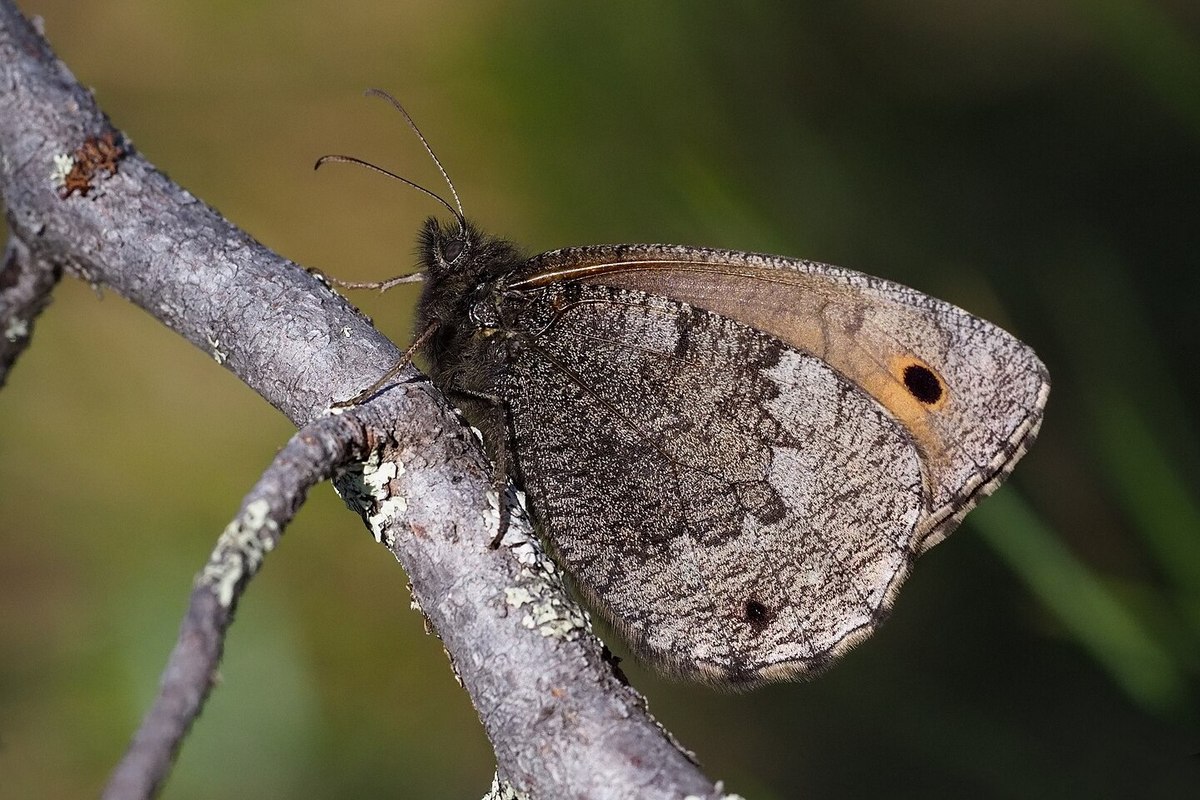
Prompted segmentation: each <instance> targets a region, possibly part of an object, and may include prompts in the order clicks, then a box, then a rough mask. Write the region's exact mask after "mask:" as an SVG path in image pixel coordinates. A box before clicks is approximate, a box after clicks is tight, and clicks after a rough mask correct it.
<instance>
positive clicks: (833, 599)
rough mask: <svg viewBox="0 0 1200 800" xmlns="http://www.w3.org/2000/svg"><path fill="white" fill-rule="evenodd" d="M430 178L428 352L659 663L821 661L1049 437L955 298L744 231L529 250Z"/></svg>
mask: <svg viewBox="0 0 1200 800" xmlns="http://www.w3.org/2000/svg"><path fill="white" fill-rule="evenodd" d="M374 93H377V94H379V95H380V96H383V97H385V98H386V99H388V100H391V102H392V103H393V104H394V105H395V106H396V107H397V108H398V109H400V111H401V113H403V114H404V116H405V118H406V119H408V121H409V124H410V125H411V126H412V128H413V130H414V131H416V132H417V135H418V136H419V137H420V138H421V141H422V143H423V144H425V147H426V150H427V151H428V152H429V154H430V156H431V157H433V159H434V161H435V163H437V165H438V167H439V169H441V171H442V174H443V176H445V174H446V173H445V170H444V169H442V168H441V163H440V162H438V161H437V158H436V156H434V155H433V151H432V149H431V148H429V145H428V143H427V142H426V141H425V139H424V137H423V136H422V135H421V133H420V131H419V130H417V129H416V126H415V124H413V123H412V120H411V118H409V117H408V114H407V112H405V111H404V109H403V108H401V107H400V104H399V103H397V102H396V101H395V100H394V99H392V98H391V97H390V96H388V95H386V94H384V93H382V92H374ZM326 160H341V161H354V162H356V163H365V162H360V161H358V160H357V159H353V158H350V157H346V156H328V157H326V158H325V159H323V160H322V162H318V166H319V165H320V164H321V163H323V162H324V161H326ZM367 166H370V167H372V168H373V169H377V170H379V171H382V172H386V170H382V169H380V168H378V167H374V165H370V164H367ZM387 174H389V175H392V173H387ZM392 177H396V178H399V176H396V175H392ZM399 179H400V180H403V181H405V182H406V183H410V185H414V186H416V184H412V183H411V182H410V181H407V179H404V178H399ZM446 180H447V183H449V178H448V177H447V178H446ZM416 188H418V189H420V190H421V191H423V192H425V193H427V194H429V195H431V196H432V197H434V198H435V199H437V200H438V201H439V202H440V203H441V204H442V205H443V206H444V207H445V208H446V209H447V210H448V211H449V212H450V214H451V215H452V219H451V220H450V221H448V222H441V221H438V220H437V219H436V218H433V219H430V220H428V221H427V222H426V224H425V226H424V228H423V230H422V232H421V238H420V250H419V253H420V260H421V269H420V273H419V274H420V276H421V278H422V279H423V281H424V288H423V290H422V295H421V298H420V301H419V303H418V307H417V325H416V330H417V331H418V336H417V340H416V342H415V344H414V347H413V349H412V352H415V353H416V354H418V355H420V356H423V357H424V359H425V360H426V361H427V363H428V364H429V376H430V378H431V379H432V381H433V383H434V384H435V385H436V386H437V387H439V388H440V389H441V390H442V391H443V392H444V393H445V394H446V395H447V396H448V397H449V398H450V399H451V400H452V401H453V402H455V403H456V404H457V405H458V406H459V407H460V408H461V409H462V411H463V412H464V414H465V415H466V417H467V419H468V420H470V421H471V422H472V423H473V424H474V425H475V426H476V427H477V428H478V429H479V430H480V431H481V433H482V437H483V441H484V444H485V446H486V448H487V450H488V452H489V453H490V455H491V456H492V458H493V459H494V460H495V462H496V464H497V472H498V475H499V476H501V477H502V478H505V479H508V478H511V479H512V480H513V481H514V482H515V483H516V484H517V485H518V486H520V487H523V489H524V491H525V496H526V498H527V503H528V507H529V511H530V513H531V515H532V518H533V521H534V523H535V526H536V528H537V530H538V531H539V533H540V534H541V536H542V537H544V539H545V541H546V542H547V543H548V545H549V546H550V549H551V551H552V552H553V553H554V555H555V556H556V558H557V559H558V561H559V563H560V564H561V565H562V566H563V567H564V568H565V570H566V571H567V573H568V574H569V575H571V576H572V579H573V582H574V584H575V585H576V586H577V587H578V588H579V590H580V591H581V592H582V593H583V595H585V597H586V598H587V599H588V601H589V602H590V603H591V604H592V605H593V606H594V607H595V608H596V609H598V610H599V611H600V612H601V614H602V615H603V616H604V617H606V618H607V619H608V620H609V621H611V622H612V623H613V625H614V626H615V627H616V628H617V629H618V630H619V631H620V632H621V633H622V634H623V635H624V636H625V637H626V638H627V639H628V641H629V642H630V643H631V645H632V646H633V648H634V650H635V651H636V652H638V653H639V654H641V655H643V656H644V657H646V658H647V659H649V660H650V661H652V662H653V663H655V664H656V665H657V666H658V667H659V668H660V669H662V670H664V671H666V672H668V673H671V674H674V675H678V676H681V677H687V678H694V679H698V680H703V681H708V682H712V683H716V684H723V685H731V686H752V685H756V684H759V683H763V682H766V681H772V680H780V679H788V678H794V677H803V676H811V675H814V674H816V673H818V672H820V671H821V670H823V669H824V668H826V667H827V666H828V665H829V664H830V663H831V662H832V661H833V660H834V659H836V658H837V657H838V656H840V655H842V654H844V653H845V652H846V651H847V650H849V649H850V648H852V647H853V646H854V645H856V644H857V643H859V642H861V641H862V640H863V639H865V638H866V637H867V636H869V635H870V634H871V633H872V631H874V630H875V628H876V627H877V626H878V625H879V624H880V622H881V621H882V620H883V619H884V618H885V617H886V616H887V615H888V613H889V611H890V610H891V608H892V606H893V603H894V601H895V598H896V594H897V591H898V590H899V588H900V586H901V584H902V583H903V582H904V580H905V579H906V578H907V576H908V575H909V573H910V571H911V569H912V566H913V562H914V561H915V559H916V558H917V556H919V555H920V554H921V553H923V552H925V551H926V550H928V549H929V548H930V547H932V546H933V545H935V544H937V543H938V542H940V541H941V540H942V539H944V538H945V537H946V536H947V535H948V534H949V533H950V532H951V531H953V530H954V528H955V527H956V526H957V525H958V524H959V522H960V521H961V520H962V518H963V517H964V515H966V513H967V512H968V511H970V510H971V509H972V508H973V507H974V506H975V505H976V504H977V503H978V502H979V501H980V500H981V499H982V498H984V497H985V496H987V495H988V494H990V493H991V492H992V491H994V490H995V489H996V488H997V487H998V486H1000V484H1001V483H1002V482H1003V481H1004V479H1005V478H1006V477H1007V476H1008V475H1009V473H1011V471H1012V469H1013V467H1014V466H1015V464H1016V463H1017V461H1018V460H1019V459H1020V458H1021V457H1022V455H1024V453H1025V452H1026V450H1027V449H1028V447H1029V446H1030V445H1031V444H1032V442H1033V440H1034V438H1035V437H1036V435H1037V432H1038V428H1039V426H1040V424H1041V421H1042V416H1043V410H1044V408H1045V404H1046V399H1047V396H1048V394H1049V388H1050V383H1049V376H1048V373H1047V370H1046V368H1045V366H1044V365H1043V364H1042V362H1041V361H1040V360H1039V359H1038V357H1037V356H1036V355H1035V353H1034V352H1033V350H1032V349H1031V348H1029V347H1028V346H1027V345H1025V344H1023V343H1022V342H1020V341H1019V340H1017V339H1016V338H1015V337H1013V336H1012V335H1010V334H1009V333H1007V332H1005V331H1004V330H1002V329H1001V328H999V327H997V326H995V325H993V324H991V323H989V322H986V321H984V320H982V319H980V318H978V317H976V316H973V315H972V314H970V313H968V312H966V311H963V310H962V309H960V308H957V307H955V306H953V305H951V304H949V303H946V302H944V301H941V300H937V299H934V298H932V297H929V296H927V295H925V294H922V293H921V292H918V291H916V290H913V289H910V288H907V287H905V286H902V285H900V284H897V283H893V282H890V281H887V280H883V279H880V278H874V277H870V276H868V275H864V274H862V273H859V272H855V271H852V270H848V269H842V268H840V267H834V266H830V265H826V264H821V263H817V262H814V261H805V260H800V259H790V258H783V257H779V256H771V255H762V254H756V253H748V252H741V251H734V250H717V249H709V248H701V247H687V246H680V245H663V244H646V245H640V244H618V245H596V246H585V247H571V248H566V249H562V250H555V251H553V252H549V253H544V254H541V255H537V256H534V257H532V258H527V257H525V256H523V255H521V254H520V252H519V251H518V249H517V248H516V247H514V246H513V245H512V244H510V243H509V242H507V241H505V240H503V239H499V238H496V237H492V236H489V235H487V234H485V233H483V232H482V231H480V230H479V229H478V228H477V227H475V226H474V225H473V224H472V223H470V222H469V221H468V220H467V219H466V218H465V216H464V215H463V212H462V208H461V203H459V202H458V196H457V192H454V188H453V185H452V184H451V191H452V192H453V193H454V199H455V205H453V206H452V205H450V204H449V203H447V202H446V201H445V200H443V199H442V198H440V197H438V196H437V195H436V194H434V193H433V192H431V191H429V190H427V189H425V188H424V187H420V186H416ZM402 280H406V279H394V280H393V281H390V282H385V283H384V284H375V285H378V286H390V285H394V284H395V283H397V282H400V281H402ZM393 373H394V371H393ZM393 373H389V375H388V376H385V378H384V379H381V381H380V382H379V383H377V384H376V386H374V387H372V388H371V389H370V390H368V392H367V393H370V392H372V391H374V390H375V389H378V388H379V386H381V385H382V384H383V382H384V381H385V380H386V379H387V378H388V377H389V376H390V375H391V374H393Z"/></svg>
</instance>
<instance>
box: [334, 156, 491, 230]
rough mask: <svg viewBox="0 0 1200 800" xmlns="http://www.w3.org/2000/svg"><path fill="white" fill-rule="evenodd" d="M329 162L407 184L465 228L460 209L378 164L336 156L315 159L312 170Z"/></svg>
mask: <svg viewBox="0 0 1200 800" xmlns="http://www.w3.org/2000/svg"><path fill="white" fill-rule="evenodd" d="M329 162H337V163H342V164H357V165H358V166H360V167H366V168H367V169H369V170H373V171H375V172H378V173H381V174H383V175H387V176H388V177H389V178H395V179H396V180H398V181H400V182H401V183H404V184H408V185H409V186H411V187H412V188H414V189H416V190H417V191H418V192H422V193H424V194H427V195H429V196H430V197H432V198H433V199H434V200H437V201H438V202H439V203H441V204H442V206H443V207H444V208H445V209H446V210H447V211H449V212H450V213H451V214H453V215H454V218H455V219H457V220H458V226H459V227H460V228H463V229H465V228H466V224H467V222H466V220H465V219H464V218H463V215H462V210H461V207H460V209H459V210H455V208H454V206H452V205H450V204H449V203H447V202H446V201H445V200H443V199H442V196H441V195H439V194H437V193H436V192H432V191H430V190H429V189H426V188H425V187H424V186H422V185H421V184H419V183H414V182H413V181H410V180H409V179H408V178H403V177H401V176H399V175H397V174H396V173H394V172H392V171H390V170H386V169H384V168H383V167H381V166H379V165H378V164H372V163H371V162H370V161H363V160H362V159H361V158H355V157H354V156H343V155H337V154H332V155H327V156H321V157H320V158H318V159H317V163H316V164H313V169H320V168H321V166H322V165H323V164H328V163H329ZM451 188H453V187H451ZM454 199H455V200H457V199H458V198H457V197H456V198H454Z"/></svg>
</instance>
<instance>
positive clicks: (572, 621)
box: [503, 508, 591, 641]
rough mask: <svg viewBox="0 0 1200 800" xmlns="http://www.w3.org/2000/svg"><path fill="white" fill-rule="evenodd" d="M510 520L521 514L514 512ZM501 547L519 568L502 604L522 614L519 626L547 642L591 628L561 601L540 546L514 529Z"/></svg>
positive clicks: (552, 566)
mask: <svg viewBox="0 0 1200 800" xmlns="http://www.w3.org/2000/svg"><path fill="white" fill-rule="evenodd" d="M513 516H514V517H516V518H520V517H522V516H524V514H523V513H522V512H521V510H520V509H519V508H514V509H513ZM503 544H504V546H506V547H507V548H508V549H509V551H510V552H511V553H512V554H513V557H515V558H516V559H517V563H519V564H520V565H521V569H520V572H519V573H518V579H517V584H516V585H514V586H509V587H506V588H505V589H504V604H505V605H506V606H508V607H509V608H513V609H517V610H520V611H523V612H524V613H523V615H522V616H521V625H522V626H523V627H525V628H528V629H529V630H536V631H537V632H538V633H539V634H541V635H542V636H545V637H547V638H554V639H563V640H566V641H572V640H574V639H576V638H578V637H579V636H580V635H581V634H582V633H584V632H586V631H587V630H588V629H589V628H590V626H591V621H590V620H589V618H588V614H587V612H586V611H584V610H583V609H581V608H580V607H579V606H578V605H576V604H575V603H574V602H572V601H570V600H564V599H563V598H564V594H563V588H562V581H561V579H560V578H559V575H558V567H557V566H556V565H555V563H554V561H552V560H551V559H550V557H549V556H548V555H546V553H545V552H544V551H543V550H542V548H541V545H540V544H539V543H538V542H537V541H536V540H534V539H532V538H530V537H528V536H526V535H524V534H522V533H519V532H518V531H517V530H516V529H515V528H513V527H510V528H509V529H508V531H507V532H506V533H505V535H504V541H503Z"/></svg>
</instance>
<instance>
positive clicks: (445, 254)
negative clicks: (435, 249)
mask: <svg viewBox="0 0 1200 800" xmlns="http://www.w3.org/2000/svg"><path fill="white" fill-rule="evenodd" d="M465 249H466V245H465V244H464V242H463V240H462V239H450V240H449V241H447V242H446V243H445V244H444V245H442V258H443V259H445V260H446V262H447V263H454V262H455V261H457V260H458V257H459V256H461V255H462V254H463V250H465Z"/></svg>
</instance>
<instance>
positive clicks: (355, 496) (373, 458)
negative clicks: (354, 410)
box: [329, 410, 408, 544]
mask: <svg viewBox="0 0 1200 800" xmlns="http://www.w3.org/2000/svg"><path fill="white" fill-rule="evenodd" d="M329 413H337V412H335V411H332V410H331V411H330V412H329ZM403 472H404V466H403V465H401V464H397V463H395V462H393V461H384V460H383V458H382V456H381V455H380V453H379V451H374V452H372V453H371V455H370V456H369V457H368V458H367V460H366V461H364V462H363V463H362V464H361V465H357V466H354V467H350V468H347V469H345V470H342V471H341V473H340V474H341V478H342V480H341V483H342V486H343V488H345V489H346V490H347V491H346V493H345V494H343V493H342V490H341V489H339V488H338V486H337V484H336V483H335V484H334V490H335V491H337V493H338V494H339V495H341V497H342V499H343V500H345V501H346V504H347V505H349V506H350V507H351V508H353V509H355V510H358V511H360V512H362V514H363V517H364V518H366V520H367V525H368V527H370V529H371V535H372V536H374V537H375V541H377V542H379V543H381V544H385V542H384V541H383V527H384V523H386V522H388V521H389V520H391V519H394V518H396V517H399V516H401V515H403V514H404V513H405V512H406V511H408V499H407V498H405V497H404V496H402V495H395V494H392V490H391V483H392V481H394V480H395V479H396V478H398V477H400V475H401V474H402V473H403Z"/></svg>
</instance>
